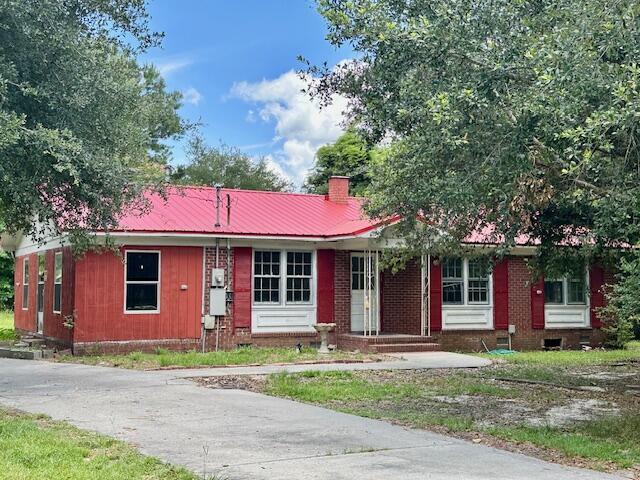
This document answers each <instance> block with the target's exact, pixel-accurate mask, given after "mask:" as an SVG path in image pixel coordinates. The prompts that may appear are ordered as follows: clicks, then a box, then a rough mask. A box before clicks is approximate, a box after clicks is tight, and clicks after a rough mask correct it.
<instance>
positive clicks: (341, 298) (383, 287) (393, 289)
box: [336, 249, 440, 353]
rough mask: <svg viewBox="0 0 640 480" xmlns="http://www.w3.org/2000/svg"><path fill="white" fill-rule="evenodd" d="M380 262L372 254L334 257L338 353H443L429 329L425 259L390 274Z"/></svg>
mask: <svg viewBox="0 0 640 480" xmlns="http://www.w3.org/2000/svg"><path fill="white" fill-rule="evenodd" d="M380 257H381V252H380V251H376V250H368V249H367V250H364V251H357V250H351V251H343V252H340V253H339V254H338V255H337V257H336V285H337V286H342V289H341V288H338V291H337V292H336V293H337V295H336V300H337V302H336V306H337V308H336V320H337V322H336V323H337V324H338V328H337V332H336V333H337V338H336V343H337V345H338V347H339V348H341V349H346V350H360V351H363V352H371V353H389V352H428V351H435V350H439V349H440V346H439V344H438V343H437V340H436V339H435V338H434V337H433V336H432V335H431V331H430V325H429V315H428V311H429V294H428V292H429V289H428V281H429V275H428V271H427V270H428V269H427V268H425V265H428V263H425V262H426V261H427V259H420V258H416V259H413V260H410V261H408V262H407V263H406V265H405V266H404V268H402V269H400V270H399V271H397V272H392V271H391V270H390V269H385V268H382V266H381V261H380ZM347 299H348V300H347ZM340 306H342V307H348V308H340Z"/></svg>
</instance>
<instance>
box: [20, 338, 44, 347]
mask: <svg viewBox="0 0 640 480" xmlns="http://www.w3.org/2000/svg"><path fill="white" fill-rule="evenodd" d="M20 341H21V342H22V343H26V344H27V345H29V346H30V347H32V348H35V347H40V346H43V345H44V344H45V341H44V338H21V339H20Z"/></svg>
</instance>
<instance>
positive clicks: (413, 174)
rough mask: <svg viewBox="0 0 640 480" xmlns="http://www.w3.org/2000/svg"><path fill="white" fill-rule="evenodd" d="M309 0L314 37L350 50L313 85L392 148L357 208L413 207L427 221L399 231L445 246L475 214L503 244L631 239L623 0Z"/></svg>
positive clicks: (638, 50) (632, 190)
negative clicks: (520, 238)
mask: <svg viewBox="0 0 640 480" xmlns="http://www.w3.org/2000/svg"><path fill="white" fill-rule="evenodd" d="M319 10H320V12H321V13H322V14H323V15H324V16H325V18H326V20H327V23H328V28H329V32H330V34H329V39H330V40H331V41H332V42H333V43H334V44H335V45H342V44H350V45H352V46H353V47H354V48H355V50H356V52H357V56H358V58H359V59H361V61H360V62H359V64H358V68H352V69H351V70H350V71H349V72H347V73H345V72H344V71H340V70H337V71H333V72H324V73H325V75H324V78H323V81H322V82H321V84H320V85H321V87H320V88H319V92H318V94H319V95H321V96H323V98H327V97H328V95H330V94H336V93H337V94H341V95H343V96H346V97H347V98H349V99H350V100H351V105H353V111H352V115H353V118H354V119H355V120H356V122H357V126H358V127H359V129H360V130H361V131H362V132H363V133H364V134H365V135H366V136H367V138H368V139H370V140H371V141H372V142H374V143H375V142H379V141H381V140H383V139H384V140H385V141H388V140H389V139H393V141H394V143H395V145H394V146H392V148H390V149H389V151H388V152H387V153H386V154H385V155H384V156H383V157H382V158H384V161H383V162H381V163H378V162H376V164H375V170H374V171H373V172H372V173H371V179H372V185H371V189H370V192H371V202H370V204H369V212H370V214H372V215H374V216H380V217H385V216H389V215H393V214H398V213H399V214H402V215H405V216H407V217H411V218H413V217H414V216H415V215H416V214H418V213H423V214H425V215H426V216H427V217H428V218H432V219H434V223H433V225H432V227H433V228H431V227H430V226H427V227H421V228H420V229H415V228H414V227H413V226H411V225H409V226H408V227H407V229H406V230H405V231H404V234H405V235H406V236H407V237H408V238H410V239H412V241H414V243H416V242H417V243H420V242H422V244H424V243H426V239H425V236H428V235H431V237H430V238H429V244H430V246H431V247H432V248H435V245H434V241H436V235H435V233H436V232H435V231H430V230H437V231H440V232H442V231H445V232H446V233H447V234H448V235H446V236H442V235H440V237H441V238H443V240H442V241H443V242H446V243H452V242H451V239H455V240H457V241H459V240H462V239H464V238H465V237H466V236H467V235H469V233H470V232H472V231H475V230H478V229H481V228H483V227H487V226H489V225H491V226H492V231H493V235H494V237H495V238H504V240H505V242H506V245H507V246H508V245H509V244H512V243H513V238H514V236H515V235H516V234H517V233H525V234H528V235H529V236H531V237H533V238H540V239H541V240H542V242H543V249H547V248H548V249H552V248H554V245H555V244H556V243H557V242H559V241H561V240H562V239H563V238H564V237H566V236H568V235H571V234H572V232H577V231H580V229H588V230H589V231H590V232H591V235H592V237H591V240H590V242H591V241H593V242H595V247H594V246H593V245H592V246H590V247H589V248H586V249H585V254H586V253H587V252H588V254H589V255H598V254H601V252H602V249H603V248H604V247H606V246H610V245H613V244H616V242H627V243H631V244H637V243H638V242H640V210H639V208H640V202H639V201H638V200H637V199H638V198H640V150H639V149H638V134H637V131H638V127H639V126H640V125H639V123H638V122H639V120H640V100H638V99H640V95H638V91H637V90H638V84H639V81H638V70H639V69H638V66H637V58H639V56H640V24H638V22H637V21H636V20H635V19H637V18H638V15H640V5H638V4H637V3H636V2H632V1H630V0H626V1H622V2H616V3H615V4H612V3H610V2H608V1H606V0H596V1H594V2H581V1H578V0H563V1H561V2H514V1H512V0H500V1H479V2H467V1H465V0H446V1H445V0H438V1H435V2H434V1H427V0H417V1H416V0H376V1H374V0H352V1H350V2H340V1H337V0H322V1H320V2H319ZM336 19H339V21H337V20H336ZM314 72H315V73H317V72H318V70H315V71H314ZM447 248H448V247H447ZM544 258H547V257H546V256H541V261H543V259H544Z"/></svg>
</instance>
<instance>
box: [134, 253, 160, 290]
mask: <svg viewBox="0 0 640 480" xmlns="http://www.w3.org/2000/svg"><path fill="white" fill-rule="evenodd" d="M159 257H160V255H159V254H158V253H147V252H144V253H143V252H127V281H129V282H131V281H139V282H157V281H158V266H159V261H160V258H159ZM154 288H155V286H154Z"/></svg>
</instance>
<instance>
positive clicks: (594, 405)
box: [526, 398, 620, 427]
mask: <svg viewBox="0 0 640 480" xmlns="http://www.w3.org/2000/svg"><path fill="white" fill-rule="evenodd" d="M619 414H620V409H619V408H617V407H616V406H615V404H614V403H612V402H605V401H604V400H598V399H593V398H589V399H584V398H581V399H575V400H572V401H570V402H569V403H568V404H565V405H558V406H556V407H551V408H550V409H549V410H547V412H545V414H544V416H543V417H529V418H527V419H526V423H527V424H528V425H532V426H534V427H541V426H545V425H548V426H553V427H562V426H566V425H571V424H572V423H576V422H583V421H586V420H594V419H596V418H598V417H602V416H605V415H619Z"/></svg>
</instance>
